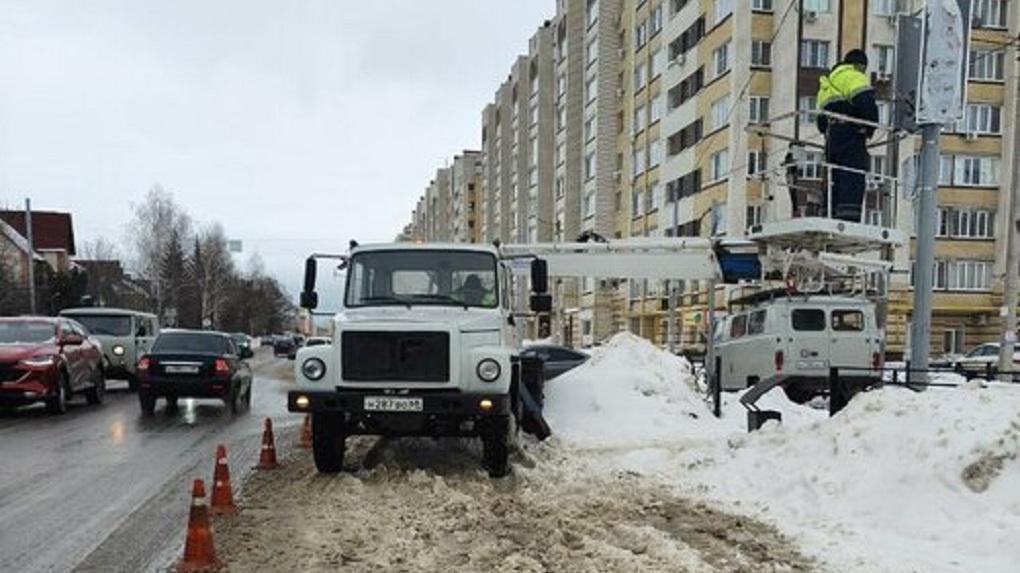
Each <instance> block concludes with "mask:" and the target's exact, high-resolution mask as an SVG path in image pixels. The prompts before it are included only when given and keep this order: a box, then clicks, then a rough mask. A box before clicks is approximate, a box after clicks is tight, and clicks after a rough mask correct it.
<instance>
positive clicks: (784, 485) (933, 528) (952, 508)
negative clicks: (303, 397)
mask: <svg viewBox="0 0 1020 573" xmlns="http://www.w3.org/2000/svg"><path fill="white" fill-rule="evenodd" d="M961 381H962V380H961ZM737 398H738V396H737V395H735V394H729V395H726V396H725V401H724V404H723V416H722V417H721V418H719V419H717V418H715V417H714V416H712V414H711V410H710V406H709V404H708V403H706V401H705V400H704V399H703V397H702V395H701V394H700V393H699V392H697V391H695V390H694V384H693V379H692V376H691V371H690V365H689V364H688V363H687V362H686V361H684V360H683V359H681V358H678V357H675V356H672V355H670V354H668V353H666V352H662V351H660V350H658V349H657V348H655V347H654V346H652V345H651V344H650V343H648V342H647V341H645V340H643V339H641V338H638V337H636V336H633V335H631V334H627V333H621V334H619V335H617V336H616V337H614V338H613V339H612V340H611V341H609V343H608V344H607V345H605V346H602V347H598V348H595V349H593V351H592V359H591V360H590V361H588V362H587V363H585V364H584V365H582V366H580V367H578V368H575V369H574V370H572V371H570V372H568V373H566V374H564V375H562V376H560V377H558V378H556V379H554V380H552V381H550V382H549V384H548V387H547V393H546V413H547V417H548V419H549V422H550V425H551V426H552V427H553V430H554V432H555V435H554V436H553V437H552V438H550V439H549V440H547V441H546V442H543V443H537V442H535V441H534V440H532V439H531V438H530V436H523V437H522V443H521V451H520V452H518V454H517V455H516V459H515V471H514V473H513V475H512V476H511V477H510V478H507V479H503V480H491V479H489V478H488V477H487V476H486V475H485V473H484V472H482V471H481V470H480V469H479V466H478V457H479V455H480V448H479V447H478V446H477V444H476V443H474V442H473V441H466V440H421V439H405V440H393V441H388V440H376V439H374V438H369V437H358V438H351V439H350V440H349V452H348V453H349V456H348V459H349V460H350V463H351V468H350V471H348V472H345V473H342V474H339V475H335V476H327V475H320V474H318V473H316V472H315V469H314V466H313V465H312V463H311V454H310V452H309V451H308V450H303V449H300V448H296V447H292V446H290V444H293V442H294V441H296V436H289V437H288V438H281V439H280V440H278V444H279V443H282V444H283V447H282V448H281V462H282V464H281V467H280V468H279V469H278V470H273V471H271V472H261V473H257V474H254V475H253V476H251V478H250V479H249V480H248V481H246V482H245V483H244V484H243V486H242V488H241V494H240V500H239V503H240V505H241V507H242V511H241V513H240V514H239V515H237V516H232V517H217V518H216V519H215V520H214V530H215V532H216V541H217V548H218V550H219V552H220V554H221V556H222V557H223V558H224V560H225V561H226V562H227V563H229V564H230V570H231V571H235V572H238V571H334V570H337V569H338V568H342V570H344V571H355V572H360V571H408V572H411V571H414V572H419V571H420V572H424V571H465V572H467V571H506V572H509V571H515V572H540V571H542V572H561V571H577V572H582V571H583V572H589V571H628V572H632V571H633V572H642V571H649V572H651V571H691V572H699V573H700V572H706V573H708V572H723V571H726V572H729V571H733V572H737V571H741V572H759V571H761V572H766V571H768V572H775V571H788V572H801V571H805V572H806V571H812V572H815V571H817V572H832V573H842V572H846V573H850V572H855V573H856V572H861V571H867V572H870V573H907V572H917V573H921V572H924V573H942V572H945V573H950V572H953V573H955V572H961V573H962V572H967V573H972V572H981V573H1007V572H1009V573H1013V572H1015V571H1017V570H1018V569H1017V567H1018V564H1020V544H1018V543H1016V542H1015V540H1014V538H1015V536H1016V532H1018V531H1020V459H1018V452H1020V386H1015V385H1004V384H987V385H982V384H978V383H970V384H965V385H962V386H959V387H956V388H931V389H929V390H927V391H925V392H920V393H915V392H912V391H909V390H905V389H902V388H897V387H886V388H883V389H880V390H875V391H872V392H868V393H865V394H861V395H859V396H857V397H856V398H854V400H852V401H851V403H850V404H849V406H848V407H847V408H846V409H845V410H843V411H842V412H841V413H840V414H838V415H837V416H835V417H833V418H829V417H828V415H827V412H826V411H825V410H819V409H816V408H812V407H810V406H800V405H796V404H793V403H791V402H789V401H787V400H786V399H785V397H784V396H783V395H782V394H781V393H780V392H778V391H773V392H771V393H769V394H767V395H766V396H764V397H763V398H762V399H761V400H760V401H759V405H760V406H761V407H762V408H763V409H774V410H779V411H781V412H782V416H783V421H782V423H781V424H777V423H774V422H770V423H768V424H766V425H765V426H764V427H763V428H762V429H761V430H759V431H757V432H754V433H751V434H748V433H747V431H746V414H745V410H744V408H743V407H742V406H741V405H740V404H739V403H738V402H737ZM291 426H293V425H291ZM278 447H279V446H278Z"/></svg>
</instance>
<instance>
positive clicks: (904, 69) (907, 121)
mask: <svg viewBox="0 0 1020 573" xmlns="http://www.w3.org/2000/svg"><path fill="white" fill-rule="evenodd" d="M923 31H924V24H923V23H922V22H921V18H920V17H918V16H913V15H910V14H899V15H897V16H896V64H895V69H894V70H893V86H894V87H893V90H894V92H895V95H894V98H893V118H892V119H893V128H894V129H897V130H902V131H908V132H910V133H916V132H917V131H918V129H919V126H918V125H917V117H916V114H917V88H918V85H920V83H921V43H922V32H923ZM908 189H909V187H908Z"/></svg>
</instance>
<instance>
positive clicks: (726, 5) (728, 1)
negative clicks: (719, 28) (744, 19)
mask: <svg viewBox="0 0 1020 573" xmlns="http://www.w3.org/2000/svg"><path fill="white" fill-rule="evenodd" d="M732 13H733V0H713V2H712V25H713V26H715V25H716V24H718V23H719V22H722V21H723V20H725V19H726V17H727V16H729V15H730V14H732Z"/></svg>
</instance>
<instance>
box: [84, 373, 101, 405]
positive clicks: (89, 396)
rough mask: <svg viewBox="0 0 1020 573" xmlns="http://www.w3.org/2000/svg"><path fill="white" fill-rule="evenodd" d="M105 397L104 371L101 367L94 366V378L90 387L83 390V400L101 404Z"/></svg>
mask: <svg viewBox="0 0 1020 573" xmlns="http://www.w3.org/2000/svg"><path fill="white" fill-rule="evenodd" d="M105 397H106V372H104V371H103V367H102V366H99V367H97V368H96V375H95V380H94V381H93V382H92V387H91V388H89V389H88V390H86V391H85V401H86V402H88V403H89V404H102V403H103V398H105Z"/></svg>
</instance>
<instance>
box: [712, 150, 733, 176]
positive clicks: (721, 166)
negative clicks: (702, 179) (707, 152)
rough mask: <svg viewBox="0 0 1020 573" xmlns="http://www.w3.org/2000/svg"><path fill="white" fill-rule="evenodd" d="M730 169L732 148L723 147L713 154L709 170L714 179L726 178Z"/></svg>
mask: <svg viewBox="0 0 1020 573" xmlns="http://www.w3.org/2000/svg"><path fill="white" fill-rule="evenodd" d="M729 171H730V150H729V149H721V150H719V151H717V152H715V153H713V154H712V166H711V170H710V171H709V174H710V178H711V180H712V181H719V180H722V179H725V178H726V177H727V176H728V175H729Z"/></svg>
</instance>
